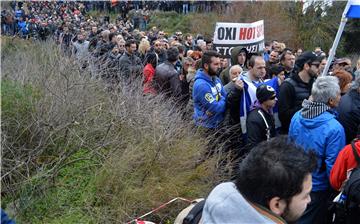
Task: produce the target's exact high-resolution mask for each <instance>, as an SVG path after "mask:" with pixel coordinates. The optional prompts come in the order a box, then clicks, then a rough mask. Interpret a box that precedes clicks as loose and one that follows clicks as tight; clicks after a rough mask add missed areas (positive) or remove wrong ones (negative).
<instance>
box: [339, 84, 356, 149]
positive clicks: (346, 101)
mask: <svg viewBox="0 0 360 224" xmlns="http://www.w3.org/2000/svg"><path fill="white" fill-rule="evenodd" d="M337 111H338V112H339V121H340V123H341V124H342V126H343V127H344V129H345V134H346V144H350V142H351V140H353V139H354V138H355V137H356V132H357V129H358V126H359V125H360V93H359V92H358V91H356V90H350V91H349V92H348V93H347V94H345V95H344V96H342V97H341V100H340V103H339V106H338V108H337Z"/></svg>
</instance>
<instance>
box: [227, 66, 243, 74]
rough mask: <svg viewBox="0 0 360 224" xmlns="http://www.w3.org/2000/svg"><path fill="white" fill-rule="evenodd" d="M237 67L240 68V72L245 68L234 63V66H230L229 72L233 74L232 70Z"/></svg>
mask: <svg viewBox="0 0 360 224" xmlns="http://www.w3.org/2000/svg"><path fill="white" fill-rule="evenodd" d="M236 68H240V73H241V72H242V71H243V69H242V68H241V66H240V65H233V66H231V67H230V69H229V73H230V74H231V73H232V71H233V70H234V69H236Z"/></svg>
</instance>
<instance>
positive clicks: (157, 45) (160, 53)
mask: <svg viewBox="0 0 360 224" xmlns="http://www.w3.org/2000/svg"><path fill="white" fill-rule="evenodd" d="M151 50H153V51H155V53H156V55H157V57H158V63H159V64H161V63H163V62H165V61H166V50H165V49H164V48H163V47H162V44H161V41H160V40H155V41H154V45H153V47H152V49H151Z"/></svg>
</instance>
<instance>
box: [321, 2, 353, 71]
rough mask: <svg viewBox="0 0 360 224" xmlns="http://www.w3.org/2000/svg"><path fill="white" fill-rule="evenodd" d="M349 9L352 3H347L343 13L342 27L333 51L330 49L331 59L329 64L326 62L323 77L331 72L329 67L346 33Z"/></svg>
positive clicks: (328, 60)
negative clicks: (344, 32) (343, 34)
mask: <svg viewBox="0 0 360 224" xmlns="http://www.w3.org/2000/svg"><path fill="white" fill-rule="evenodd" d="M349 7H350V1H348V2H347V4H346V7H345V9H344V12H343V14H342V17H341V22H340V26H339V29H338V32H337V34H336V37H335V40H334V43H333V46H332V47H331V49H330V53H329V57H328V59H327V62H326V66H325V68H324V71H323V73H322V74H321V75H322V76H325V75H326V74H327V73H328V70H329V67H330V63H331V62H332V60H333V59H334V56H335V53H336V48H337V46H338V44H339V41H340V38H341V34H342V32H343V31H344V27H345V24H346V22H347V18H346V13H347V12H348V10H349Z"/></svg>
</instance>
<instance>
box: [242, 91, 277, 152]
mask: <svg viewBox="0 0 360 224" xmlns="http://www.w3.org/2000/svg"><path fill="white" fill-rule="evenodd" d="M256 98H257V101H255V104H254V105H253V107H252V110H251V111H250V113H249V115H248V117H247V120H246V127H247V128H246V129H247V135H248V139H247V143H248V147H249V148H253V147H254V146H256V145H257V144H258V143H260V142H262V141H268V140H269V139H270V138H272V137H275V135H276V132H275V121H274V117H273V114H272V108H273V107H274V106H275V104H276V101H277V99H276V92H275V90H274V89H273V88H272V87H271V86H268V85H260V86H259V87H258V88H257V89H256Z"/></svg>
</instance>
